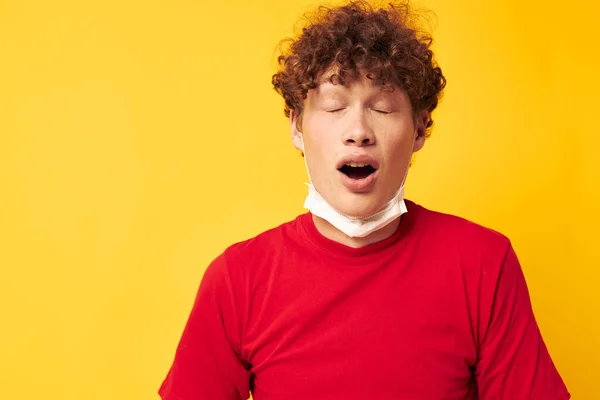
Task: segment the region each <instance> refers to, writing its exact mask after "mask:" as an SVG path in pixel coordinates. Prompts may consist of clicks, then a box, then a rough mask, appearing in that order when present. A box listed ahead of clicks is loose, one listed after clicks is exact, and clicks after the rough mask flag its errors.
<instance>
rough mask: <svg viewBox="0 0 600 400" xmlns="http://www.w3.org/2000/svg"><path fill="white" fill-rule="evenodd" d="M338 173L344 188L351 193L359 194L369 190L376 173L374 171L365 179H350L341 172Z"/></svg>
mask: <svg viewBox="0 0 600 400" xmlns="http://www.w3.org/2000/svg"><path fill="white" fill-rule="evenodd" d="M338 172H339V173H340V175H342V182H343V183H344V186H346V188H348V189H349V190H351V191H353V192H360V191H365V190H367V189H369V188H370V187H371V186H372V185H373V183H374V182H375V175H377V171H375V172H373V173H372V174H371V175H369V176H367V177H366V178H362V179H352V178H350V177H349V176H348V175H346V174H344V173H343V172H341V171H338Z"/></svg>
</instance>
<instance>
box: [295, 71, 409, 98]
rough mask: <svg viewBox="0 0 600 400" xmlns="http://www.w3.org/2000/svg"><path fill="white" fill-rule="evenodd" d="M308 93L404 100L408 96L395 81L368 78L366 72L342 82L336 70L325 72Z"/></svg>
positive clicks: (315, 96)
mask: <svg viewBox="0 0 600 400" xmlns="http://www.w3.org/2000/svg"><path fill="white" fill-rule="evenodd" d="M307 95H308V97H309V98H310V97H313V98H314V99H319V98H328V97H332V96H334V97H337V96H344V97H345V96H350V97H357V98H364V99H365V100H367V99H372V98H381V99H383V98H385V99H397V100H404V97H406V93H405V92H404V90H402V89H401V88H399V87H398V86H397V85H395V84H393V83H384V82H378V81H376V80H374V79H369V78H367V75H366V74H360V75H358V74H355V75H353V76H351V77H344V81H343V82H340V81H339V79H338V77H337V75H336V73H335V72H329V73H327V74H323V75H322V76H321V77H320V78H319V79H318V80H317V87H316V88H315V89H312V90H309V93H307Z"/></svg>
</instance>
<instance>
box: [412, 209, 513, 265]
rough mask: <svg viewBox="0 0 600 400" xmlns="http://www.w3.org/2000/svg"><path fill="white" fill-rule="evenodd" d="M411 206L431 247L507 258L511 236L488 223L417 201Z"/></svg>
mask: <svg viewBox="0 0 600 400" xmlns="http://www.w3.org/2000/svg"><path fill="white" fill-rule="evenodd" d="M409 207H410V208H409V210H410V209H411V208H412V209H413V211H414V213H415V222H414V224H415V230H416V231H417V232H418V233H419V235H420V236H421V238H422V239H424V240H425V241H426V242H427V243H428V244H429V245H430V246H434V247H441V248H446V249H448V250H451V251H455V252H460V253H465V252H466V253H471V254H474V255H481V256H484V255H487V256H490V255H495V256H496V257H503V256H504V255H506V254H507V253H508V252H509V251H510V249H511V246H512V245H511V242H510V239H509V238H508V237H507V236H506V235H505V234H503V233H501V232H499V231H497V230H495V229H492V228H490V227H488V226H485V225H482V224H479V223H476V222H473V221H471V220H469V219H466V218H464V217H461V216H458V215H454V214H450V213H444V212H440V211H436V210H432V209H429V208H426V207H424V206H422V205H419V204H416V203H414V202H411V203H410V205H409Z"/></svg>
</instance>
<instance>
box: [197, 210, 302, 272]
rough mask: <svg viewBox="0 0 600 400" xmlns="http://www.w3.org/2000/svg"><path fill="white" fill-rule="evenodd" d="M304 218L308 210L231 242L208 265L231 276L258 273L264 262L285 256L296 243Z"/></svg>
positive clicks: (271, 262)
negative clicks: (251, 235)
mask: <svg viewBox="0 0 600 400" xmlns="http://www.w3.org/2000/svg"><path fill="white" fill-rule="evenodd" d="M302 218H305V214H302V215H299V216H297V217H296V218H294V219H292V220H289V221H286V222H283V223H281V224H280V225H278V226H275V227H273V228H271V229H268V230H266V231H263V232H261V233H259V234H257V235H255V236H253V237H250V238H248V239H245V240H242V241H239V242H235V243H233V244H231V245H229V246H228V247H227V248H225V250H224V251H223V252H222V253H221V254H220V255H219V256H218V257H217V258H216V259H215V260H213V262H212V263H211V264H210V266H209V267H208V269H210V270H213V271H214V273H215V274H218V275H221V276H226V277H227V278H229V279H230V278H236V277H237V278H238V279H239V278H241V277H243V276H246V277H247V273H248V270H251V272H252V274H256V273H258V272H259V271H260V270H261V269H264V268H263V267H264V266H269V265H272V264H273V263H274V261H275V259H280V258H281V257H283V256H284V254H285V252H286V249H289V247H290V246H294V243H295V242H297V241H298V237H299V236H300V235H301V234H300V233H299V232H300V230H301V226H300V225H301V219H302ZM207 273H208V270H207Z"/></svg>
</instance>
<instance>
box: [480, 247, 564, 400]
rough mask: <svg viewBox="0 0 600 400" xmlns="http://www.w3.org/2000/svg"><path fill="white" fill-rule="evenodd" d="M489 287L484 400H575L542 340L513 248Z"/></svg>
mask: <svg viewBox="0 0 600 400" xmlns="http://www.w3.org/2000/svg"><path fill="white" fill-rule="evenodd" d="M489 275H491V276H493V275H495V276H496V278H495V285H494V286H495V287H492V285H490V286H488V288H491V289H492V290H490V291H489V293H490V296H493V297H492V298H491V312H490V315H489V319H488V324H487V327H485V329H486V331H485V334H484V335H483V338H482V340H481V343H480V344H479V351H478V361H477V366H476V371H475V375H476V379H477V386H478V390H479V398H480V400H488V399H507V400H520V399H523V400H529V399H532V400H534V399H535V400H566V399H569V398H570V394H569V392H568V391H567V388H566V387H565V385H564V383H563V381H562V379H561V377H560V375H559V374H558V372H557V370H556V368H555V366H554V364H553V362H552V360H551V358H550V355H549V353H548V350H547V349H546V345H545V344H544V341H543V339H542V336H541V333H540V331H539V328H538V325H537V323H536V320H535V317H534V314H533V310H532V306H531V301H530V297H529V292H528V289H527V284H526V281H525V277H524V276H523V272H522V270H521V266H520V264H519V261H518V259H517V256H516V254H515V253H514V250H513V248H512V247H511V246H509V248H508V250H507V252H506V256H505V258H504V262H503V264H502V265H501V267H500V270H499V271H498V273H497V274H488V278H489V277H490V276H489Z"/></svg>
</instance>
